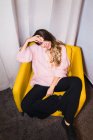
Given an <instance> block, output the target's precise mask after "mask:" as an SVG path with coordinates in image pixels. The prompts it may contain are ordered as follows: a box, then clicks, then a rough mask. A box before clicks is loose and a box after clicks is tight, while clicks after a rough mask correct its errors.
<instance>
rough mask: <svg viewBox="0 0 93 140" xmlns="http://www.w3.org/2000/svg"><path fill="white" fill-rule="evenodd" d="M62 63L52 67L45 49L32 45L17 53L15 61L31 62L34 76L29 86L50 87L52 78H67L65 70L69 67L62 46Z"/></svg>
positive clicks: (64, 49) (64, 48)
mask: <svg viewBox="0 0 93 140" xmlns="http://www.w3.org/2000/svg"><path fill="white" fill-rule="evenodd" d="M61 59H62V62H61V64H60V66H58V67H53V66H51V64H50V62H49V56H48V54H47V53H46V48H43V47H41V46H38V45H36V44H33V45H32V46H29V47H27V48H26V49H25V50H22V51H19V52H18V54H17V60H18V61H19V62H22V63H23V62H31V61H32V68H33V71H34V75H33V77H32V79H31V81H30V84H31V86H34V85H35V84H39V85H43V86H50V85H51V83H52V81H53V78H54V77H55V76H56V77H60V78H62V77H67V68H68V67H69V65H70V61H69V59H68V56H67V53H66V47H64V46H62V58H61Z"/></svg>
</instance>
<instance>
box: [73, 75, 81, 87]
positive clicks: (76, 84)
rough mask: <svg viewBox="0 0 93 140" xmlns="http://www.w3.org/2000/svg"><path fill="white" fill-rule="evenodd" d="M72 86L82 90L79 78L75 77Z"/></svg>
mask: <svg viewBox="0 0 93 140" xmlns="http://www.w3.org/2000/svg"><path fill="white" fill-rule="evenodd" d="M72 85H73V86H74V87H76V88H77V89H82V80H81V79H80V78H79V77H74V79H73V84H72Z"/></svg>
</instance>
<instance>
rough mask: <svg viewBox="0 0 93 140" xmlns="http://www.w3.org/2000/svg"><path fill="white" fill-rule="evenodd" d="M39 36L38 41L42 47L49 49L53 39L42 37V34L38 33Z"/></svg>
mask: <svg viewBox="0 0 93 140" xmlns="http://www.w3.org/2000/svg"><path fill="white" fill-rule="evenodd" d="M37 37H38V43H39V45H40V46H41V47H43V48H47V49H50V48H51V41H47V40H44V39H43V37H41V36H40V35H37Z"/></svg>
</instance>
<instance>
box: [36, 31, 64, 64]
mask: <svg viewBox="0 0 93 140" xmlns="http://www.w3.org/2000/svg"><path fill="white" fill-rule="evenodd" d="M35 35H40V36H41V37H43V39H44V40H46V41H51V48H50V49H48V50H47V51H48V52H49V53H50V63H51V64H54V65H55V66H59V65H60V64H61V61H62V60H61V58H62V57H61V55H62V52H61V51H62V47H61V46H62V45H64V46H65V44H64V43H63V42H62V41H58V40H56V38H55V37H54V35H53V34H51V33H50V32H49V31H47V30H45V29H39V30H37V31H36V32H35V33H34V35H33V36H35Z"/></svg>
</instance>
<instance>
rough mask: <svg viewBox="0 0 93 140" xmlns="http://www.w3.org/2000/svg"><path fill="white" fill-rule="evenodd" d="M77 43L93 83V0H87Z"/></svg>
mask: <svg viewBox="0 0 93 140" xmlns="http://www.w3.org/2000/svg"><path fill="white" fill-rule="evenodd" d="M77 45H79V46H81V48H82V52H83V56H84V63H85V65H84V68H85V69H84V70H85V75H86V76H87V77H88V79H89V80H90V81H91V83H92V84H93V0H86V1H85V4H84V9H83V14H82V19H81V24H80V30H79V35H78V40H77Z"/></svg>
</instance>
